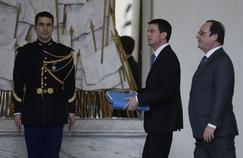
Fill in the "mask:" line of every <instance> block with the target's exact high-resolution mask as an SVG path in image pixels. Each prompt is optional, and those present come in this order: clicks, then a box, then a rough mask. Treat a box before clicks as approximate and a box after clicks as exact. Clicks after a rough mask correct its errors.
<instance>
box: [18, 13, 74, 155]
mask: <svg viewBox="0 0 243 158" xmlns="http://www.w3.org/2000/svg"><path fill="white" fill-rule="evenodd" d="M53 24H54V18H53V16H52V15H51V14H50V13H49V12H40V13H38V14H37V15H36V17H35V30H36V33H37V41H35V42H33V43H29V44H26V45H25V46H23V47H20V48H18V49H17V52H16V53H17V56H16V59H15V65H14V74H13V78H14V89H13V102H14V112H15V113H14V116H15V124H16V125H17V127H19V128H20V126H21V124H23V125H24V130H25V141H26V146H27V151H28V157H29V158H58V157H59V151H60V148H61V143H62V133H63V125H64V124H65V123H67V122H68V118H69V127H70V128H71V127H72V126H73V125H74V123H75V68H74V67H75V66H74V61H73V52H72V49H71V48H69V47H66V46H64V45H62V44H59V43H56V42H54V41H53V40H52V32H53V28H54V26H53Z"/></svg>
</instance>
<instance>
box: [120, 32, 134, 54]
mask: <svg viewBox="0 0 243 158" xmlns="http://www.w3.org/2000/svg"><path fill="white" fill-rule="evenodd" d="M120 40H121V44H122V47H123V49H124V51H125V52H126V54H127V55H131V54H132V52H133V49H134V45H135V41H134V39H133V38H132V37H130V36H121V37H120Z"/></svg>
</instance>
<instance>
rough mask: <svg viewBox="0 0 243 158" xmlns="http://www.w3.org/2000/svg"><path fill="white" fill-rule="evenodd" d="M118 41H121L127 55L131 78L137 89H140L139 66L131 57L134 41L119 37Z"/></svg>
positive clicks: (126, 37) (128, 37)
mask: <svg viewBox="0 0 243 158" xmlns="http://www.w3.org/2000/svg"><path fill="white" fill-rule="evenodd" d="M120 40H121V44H122V47H123V49H124V51H125V53H126V55H127V61H128V64H129V66H130V68H131V71H132V74H133V77H134V79H135V81H136V84H137V87H138V89H139V88H140V87H141V75H140V70H139V65H138V63H137V61H136V60H135V59H134V57H133V56H132V53H133V50H134V46H135V41H134V39H133V38H132V37H130V36H121V37H120Z"/></svg>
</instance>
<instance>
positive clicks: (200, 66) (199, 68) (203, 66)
mask: <svg viewBox="0 0 243 158" xmlns="http://www.w3.org/2000/svg"><path fill="white" fill-rule="evenodd" d="M222 51H224V50H223V48H220V49H218V50H216V52H214V53H213V54H212V55H211V56H210V57H209V58H208V59H207V60H206V61H205V62H204V63H201V64H199V66H198V68H197V70H196V72H195V74H194V75H193V79H192V83H193V82H194V81H195V80H196V79H197V77H198V75H199V74H200V72H202V70H203V69H204V68H205V67H206V66H207V65H208V64H209V63H210V62H211V60H213V58H214V57H215V56H216V55H217V54H218V53H220V52H222Z"/></svg>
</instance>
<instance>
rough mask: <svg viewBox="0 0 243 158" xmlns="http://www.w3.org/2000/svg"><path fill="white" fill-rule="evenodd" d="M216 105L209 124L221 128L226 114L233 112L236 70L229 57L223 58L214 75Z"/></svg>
mask: <svg viewBox="0 0 243 158" xmlns="http://www.w3.org/2000/svg"><path fill="white" fill-rule="evenodd" d="M214 85H215V87H214V89H215V91H214V96H215V99H214V104H213V108H212V110H211V113H210V116H209V123H211V124H213V125H216V126H217V127H219V126H221V122H222V120H223V118H224V114H225V112H226V111H227V110H232V109H230V108H232V97H233V91H234V68H233V64H232V62H231V60H230V59H229V58H228V57H224V58H222V59H221V60H220V61H219V62H218V64H217V65H216V68H215V73H214Z"/></svg>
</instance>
